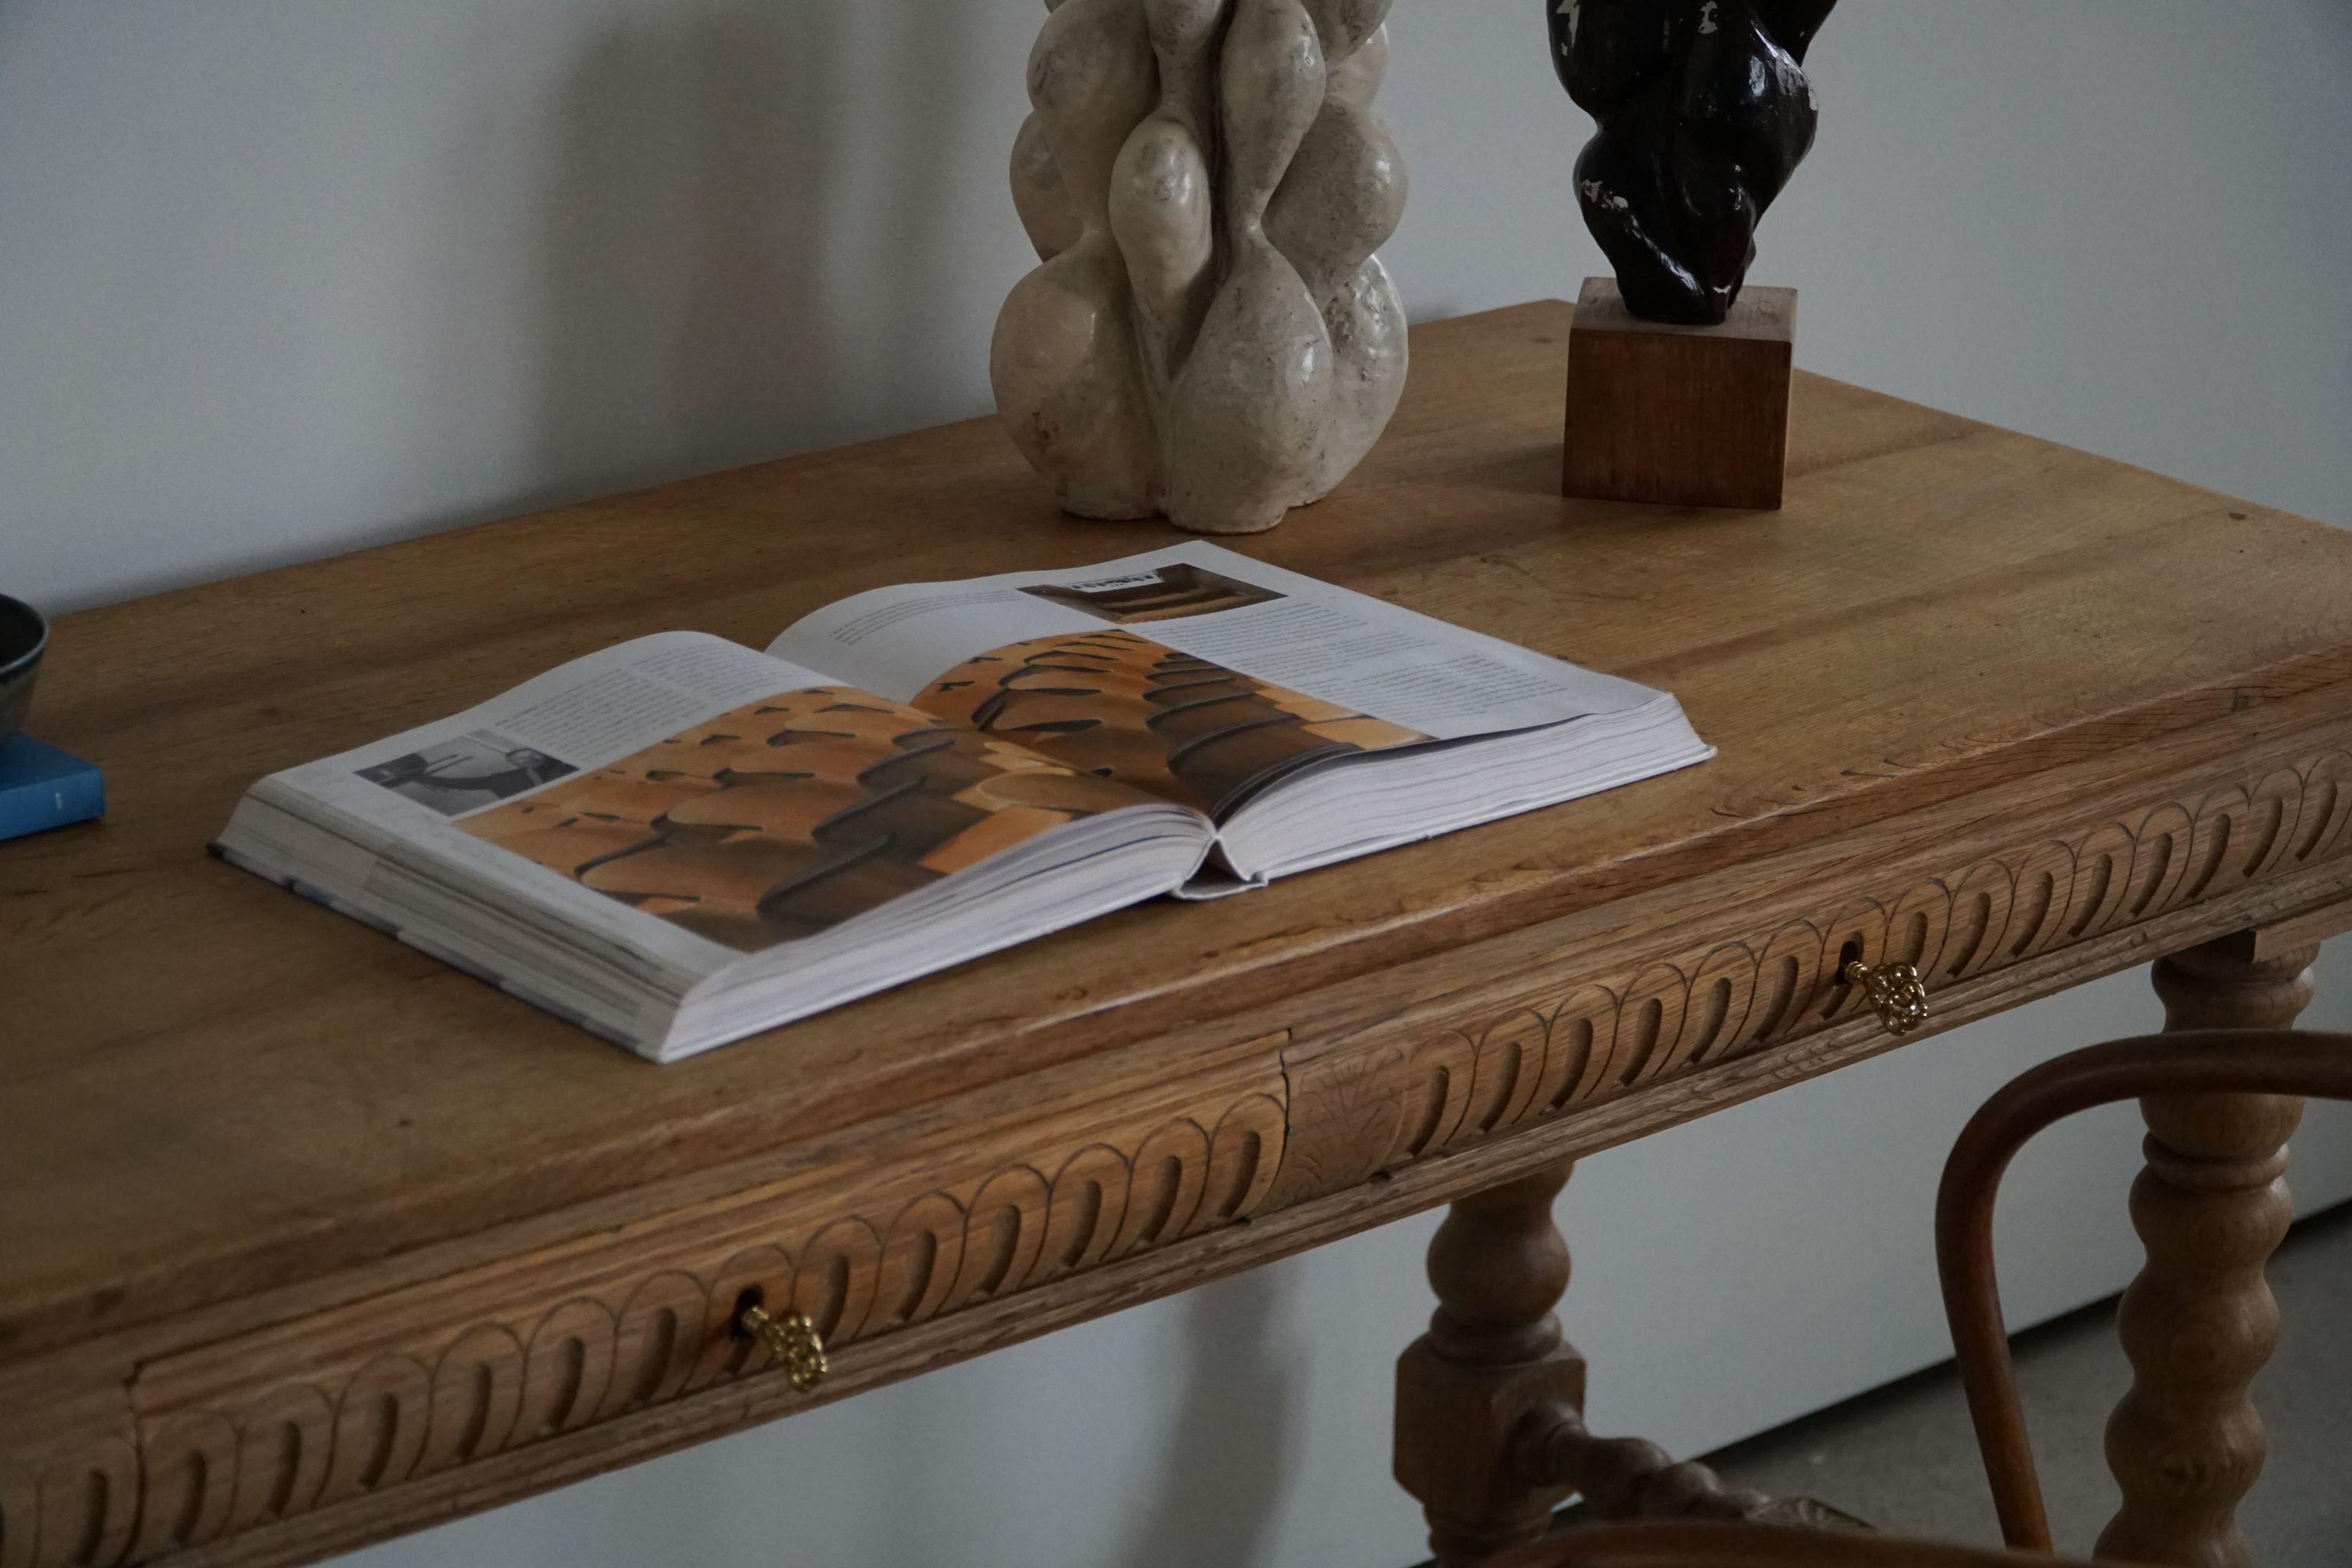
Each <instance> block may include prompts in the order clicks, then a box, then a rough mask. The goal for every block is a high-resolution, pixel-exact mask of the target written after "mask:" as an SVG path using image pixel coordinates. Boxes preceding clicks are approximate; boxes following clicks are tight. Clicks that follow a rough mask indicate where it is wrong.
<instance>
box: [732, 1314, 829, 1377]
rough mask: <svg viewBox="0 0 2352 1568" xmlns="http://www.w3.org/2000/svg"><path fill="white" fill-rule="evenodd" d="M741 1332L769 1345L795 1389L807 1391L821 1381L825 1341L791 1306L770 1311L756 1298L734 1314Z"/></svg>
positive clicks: (771, 1352) (769, 1350)
mask: <svg viewBox="0 0 2352 1568" xmlns="http://www.w3.org/2000/svg"><path fill="white" fill-rule="evenodd" d="M736 1321H737V1322H739V1323H740V1324H741V1325H742V1328H743V1331H744V1332H745V1333H747V1334H750V1335H751V1336H752V1337H753V1338H754V1339H756V1340H758V1341H759V1342H761V1344H764V1345H766V1346H767V1347H768V1352H769V1353H770V1354H772V1355H773V1356H774V1357H775V1358H776V1364H777V1365H778V1366H781V1367H782V1368H783V1369H784V1375H785V1376H786V1377H788V1378H790V1379H792V1383H793V1390H794V1391H795V1392H797V1393H801V1394H806V1393H807V1392H808V1391H809V1390H811V1389H813V1388H814V1387H815V1386H816V1385H817V1384H820V1383H823V1382H824V1374H825V1371H826V1363H825V1359H824V1337H823V1336H822V1335H820V1334H818V1332H817V1331H816V1325H815V1324H814V1323H812V1322H810V1321H808V1319H806V1318H804V1317H803V1316H802V1315H801V1314H800V1312H799V1311H797V1310H794V1309H793V1308H789V1307H788V1308H786V1309H785V1310H783V1311H782V1313H775V1312H771V1311H769V1310H768V1309H767V1308H765V1307H763V1306H761V1304H760V1303H758V1302H757V1301H754V1302H752V1303H751V1305H750V1306H748V1307H746V1308H744V1309H743V1310H742V1311H741V1312H740V1314H738V1315H737V1318H736Z"/></svg>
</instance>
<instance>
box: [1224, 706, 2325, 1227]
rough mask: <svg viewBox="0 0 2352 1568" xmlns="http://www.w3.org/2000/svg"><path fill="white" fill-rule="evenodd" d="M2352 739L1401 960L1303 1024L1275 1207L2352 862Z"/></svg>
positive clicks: (1910, 826)
mask: <svg viewBox="0 0 2352 1568" xmlns="http://www.w3.org/2000/svg"><path fill="white" fill-rule="evenodd" d="M2346 732H2347V731H2346V727H2345V726H2343V725H2340V724H2339V725H2335V726H2331V727H2330V728H2329V731H2327V733H2326V735H2325V736H2324V737H2318V738H2315V737H2309V736H2306V737H2304V738H2302V739H2301V740H2294V739H2287V740H2274V741H2273V742H2269V743H2268V744H2267V745H2265V746H2260V747H2254V746H2250V747H2248V748H2246V749H2245V750H2244V751H2243V752H2239V753H2237V754H2235V755H2233V756H2232V757H2231V758H2230V760H2229V761H2228V762H2227V763H2224V764H2222V765H2221V766H2219V767H2214V766H2213V765H2212V764H2210V763H2209V764H2207V767H2208V769H2210V771H2209V772H2206V773H2205V774H2204V776H2203V777H2201V778H2195V779H2194V780H2193V782H2190V783H2186V784H2180V783H2176V784H2173V785H2171V786H2169V787H2168V788H2166V789H2165V790H2164V791H2163V792H2162V793H2161V794H2160V795H2157V794H2153V793H2150V786H2148V785H2146V784H2142V785H2141V786H2139V790H2138V792H2137V793H2136V792H2134V791H2133V790H2131V789H2129V788H2128V787H2124V788H2118V789H2116V790H2111V791H2108V792H2105V793H2103V794H2087V795H2085V796H2084V798H2079V799H2077V798H2070V797H2069V796H2068V795H2066V793H2065V790H2064V786H2063V783H2059V784H2052V783H2049V782H2044V783H2042V784H2037V785H2036V786H2034V787H2035V789H2036V790H2037V791H2038V792H2039V793H2038V794H2037V795H2032V796H2029V797H2027V798H2025V799H2023V800H2021V802H2020V803H2019V804H2017V805H2015V806H2014V807H2013V808H2011V809H2010V810H2008V811H2005V812H2003V811H1996V810H1994V809H1993V808H1992V807H1991V806H1990V805H1989V804H1988V803H1985V802H1982V801H1970V802H1969V803H1966V804H1964V805H1956V806H1955V807H1953V808H1951V809H1950V810H1948V812H1945V813H1942V814H1940V816H1939V815H1938V814H1936V813H1927V814H1921V816H1920V817H1915V818H1906V819H1905V820H1903V821H1901V822H1899V823H1895V824H1890V825H1888V826H1886V827H1885V828H1884V829H1883V830H1879V831H1878V832H1877V834H1876V837H1877V838H1878V839H1879V840H1880V842H1881V843H1882V844H1883V846H1884V848H1883V850H1882V851H1881V852H1879V853H1877V854H1875V855H1874V854H1873V853H1872V852H1871V850H1870V847H1869V845H1868V843H1867V841H1868V840H1869V839H1870V838H1871V837H1873V835H1872V834H1871V833H1869V832H1864V833H1859V834H1855V835H1853V838H1852V840H1851V841H1848V842H1845V843H1843V844H1841V846H1840V847H1838V848H1837V849H1836V850H1834V851H1833V852H1832V853H1829V854H1826V855H1817V856H1811V857H1807V856H1793V857H1789V858H1786V859H1785V860H1784V861H1782V862H1780V863H1770V862H1767V863H1762V864H1759V865H1757V866H1753V867H1742V868H1732V869H1730V870H1727V872H1726V873H1725V874H1724V875H1723V876H1722V877H1720V878H1718V879H1715V882H1716V884H1717V885H1716V888H1715V892H1716V894H1717V896H1715V897H1712V898H1710V897H1707V896H1704V895H1705V892H1706V889H1693V888H1692V887H1690V886H1688V885H1679V886H1677V888H1676V889H1675V892H1674V893H1673V895H1672V896H1671V897H1670V898H1664V899H1660V900H1650V901H1649V902H1648V905H1647V907H1645V905H1644V900H1640V899H1633V900H1626V901H1625V902H1624V903H1623V904H1622V905H1612V906H1611V907H1610V908H1609V909H1608V910H1604V911H1600V912H1598V913H1597V914H1591V915H1582V916H1577V917H1571V918H1570V919H1567V920H1563V921H1560V922H1559V923H1558V924H1557V925H1555V926H1552V927H1549V928H1543V929H1539V930H1536V931H1523V932H1517V933H1514V934H1512V935H1510V936H1508V937H1506V938H1502V939H1498V940H1497V941H1496V942H1493V943H1489V944H1487V951H1486V952H1475V951H1470V950H1465V951H1464V952H1457V953H1454V954H1450V955H1447V956H1445V957H1444V958H1442V959H1433V960H1429V961H1422V962H1416V963H1409V964H1404V965H1400V966H1398V967H1397V968H1396V969H1394V970H1392V971H1390V972H1388V973H1384V974H1383V975H1381V976H1380V977H1379V979H1378V982H1377V984H1373V985H1369V986H1366V987H1362V988H1360V990H1359V991H1358V992H1356V993H1354V994H1350V995H1349V996H1347V997H1345V998H1341V999H1339V1000H1337V1001H1335V1002H1333V1003H1332V1004H1330V1005H1328V1006H1325V1007H1323V1008H1322V1010H1321V1011H1320V1013H1319V1014H1318V1012H1316V1011H1314V1010H1313V1009H1312V1008H1310V1009H1309V1010H1307V1011H1306V1012H1302V1014H1301V1015H1300V1016H1298V1017H1297V1018H1296V1019H1294V1020H1293V1021H1292V1026H1293V1034H1294V1039H1295V1043H1294V1044H1293V1046H1292V1047H1290V1048H1289V1049H1288V1050H1286V1053H1285V1060H1286V1064H1287V1066H1288V1067H1289V1069H1290V1079H1291V1095H1292V1127H1291V1134H1290V1139H1289V1142H1288V1145H1287V1152H1286V1158H1285V1162H1284V1165H1283V1169H1282V1173H1281V1176H1280V1178H1279V1179H1278V1180H1277V1181H1276V1184H1275V1190H1274V1192H1273V1194H1271V1196H1270V1197H1269V1199H1268V1206H1269V1207H1270V1208H1276V1209H1280V1208H1286V1207H1289V1206H1291V1205H1297V1204H1300V1203H1305V1202H1308V1201H1310V1200H1312V1199H1315V1198H1318V1197H1321V1196H1325V1195H1328V1194H1333V1193H1338V1192H1341V1191H1345V1190H1347V1189H1349V1188H1351V1187H1354V1186H1356V1185H1358V1184H1361V1183H1363V1182H1365V1181H1367V1180H1369V1179H1370V1178H1371V1177H1372V1176H1374V1175H1375V1174H1377V1173H1381V1172H1386V1171H1396V1170H1400V1169H1402V1168H1403V1167H1406V1166H1409V1165H1412V1164H1413V1163H1417V1162H1419V1161H1422V1160H1424V1159H1427V1158H1430V1157H1432V1156H1433V1155H1440V1154H1446V1153H1451V1152H1457V1151H1460V1150H1463V1149H1465V1148H1468V1147H1470V1146H1472V1145H1475V1144H1477V1143H1479V1142H1484V1141H1486V1140H1487V1139H1489V1138H1492V1137H1496V1136H1498V1135H1501V1134H1505V1133H1508V1132H1512V1131H1522V1130H1525V1129H1528V1128H1531V1127H1534V1126H1537V1125H1538V1124H1541V1123H1543V1122H1545V1121H1548V1120H1550V1119H1554V1118H1559V1117H1563V1116H1567V1115H1570V1114H1572V1113H1577V1112H1582V1111H1588V1110H1591V1109H1593V1108H1595V1107H1596V1106H1598V1105H1600V1104H1601V1103H1602V1102H1605V1101H1609V1100H1615V1099H1617V1098H1619V1097H1621V1096H1626V1095H1630V1094H1632V1093H1633V1091H1635V1090H1641V1089H1653V1088H1664V1086H1668V1085H1672V1084H1675V1083H1676V1082H1677V1081H1678V1080H1689V1079H1696V1078H1697V1077H1699V1076H1700V1075H1702V1074H1706V1073H1707V1072H1708V1070H1709V1069H1712V1068H1721V1067H1726V1066H1727V1065H1728V1064H1731V1063H1734V1062H1740V1061H1744V1060H1745V1059H1747V1058H1756V1057H1759V1055H1761V1054H1763V1053H1767V1052H1770V1051H1773V1050H1774V1049H1775V1048H1776V1047H1786V1046H1790V1045H1793V1044H1794V1043H1796V1042H1798V1041H1801V1040H1803V1039H1805V1038H1807V1037H1811V1036H1813V1035H1816V1034H1819V1033H1820V1032H1821V1031H1822V1030H1824V1029H1826V1028H1829V1027H1831V1026H1834V1025H1841V1024H1846V1023H1849V1022H1851V1021H1853V1020H1855V1019H1857V1018H1867V1017H1869V1016H1870V1008H1869V1005H1868V1004H1867V1002H1866V999H1865V998H1864V995H1863V994H1861V992H1860V990H1859V989H1858V988H1857V987H1856V986H1854V985H1852V984H1847V983H1846V981H1845V979H1844V978H1843V971H1844V968H1845V965H1846V963H1848V962H1849V961H1856V962H1859V963H1864V964H1865V965H1885V964H1909V965H1912V966H1914V967H1915V968H1916V970H1917V971H1918V973H1919V975H1920V977H1921V979H1922V980H1923V981H1924V982H1925V984H1926V988H1927V994H1928V997H1929V999H1930V1003H1931V1005H1932V1003H1933V1000H1934V998H1935V997H1936V996H1937V994H1943V993H1948V994H1952V995H1954V996H1956V997H1957V996H1964V995H1966V996H1970V997H1971V999H1972V1000H1973V999H1974V998H1975V997H1980V996H1981V995H1983V994H1986V993H1987V992H1988V991H1998V990H1999V989H2000V988H2001V987H2002V986H2003V985H2004V984H2006V982H2005V981H2004V980H2003V978H2002V976H2003V973H2004V972H2006V971H2009V970H2011V969H2012V968H2024V967H2042V968H2047V967H2049V966H2051V965H2053V964H2059V965H2063V963H2064V962H2065V955H2066V953H2067V952H2068V950H2070V949H2076V948H2080V949H2082V950H2083V951H2084V952H2091V951H2093V950H2094V948H2095V947H2111V946H2112V945H2113V944H2114V943H2115V942H2116V940H2117V939H2118V938H2121V939H2124V940H2126V941H2129V940H2130V939H2131V938H2132V935H2133V933H2134V932H2136V931H2141V930H2143V929H2144V928H2145V929H2147V930H2148V931H2156V930H2158V929H2160V928H2163V927H2165V926H2168V925H2171V926H2178V925H2179V924H2180V923H2182V921H2184V920H2188V921H2192V922H2193V918H2194V915H2195V912H2196V911H2197V910H2200V908H2204V907H2210V908H2211V909H2212V910H2214V911H2215V912H2216V915H2217V918H2218V917H2219V916H2220V915H2221V914H2222V913H2225V912H2242V906H2244V905H2246V904H2247V903H2249V902H2250V901H2252V900H2259V899H2260V898H2261V897H2262V890H2263V889H2264V888H2265V887H2267V886H2271V885H2277V886H2280V887H2282V888H2296V887H2300V886H2303V885H2305V884H2307V883H2309V882H2311V881H2312V880H2313V879H2315V878H2325V877H2326V876H2327V875H2328V874H2329V868H2352V742H2347V740H2346V739H2345V738H2344V737H2345V735H2346ZM2206 934H2221V931H2219V930H2217V931H2212V932H2210V933H2206ZM2201 939H2202V938H2201V936H2198V937H2192V938H2190V940H2192V941H2194V940H2201ZM2157 951H2161V949H2158V950H2155V951H2147V952H2140V953H2139V954H2138V957H2139V958H2141V959H2145V958H2149V957H2154V956H2156V952H2157ZM2109 966H2110V967H2120V965H2116V964H2110V965H2109ZM2049 988H2050V987H2048V986H2046V985H2045V986H2042V989H2043V990H2047V989H2049ZM2015 999H2021V998H2012V1000H2015ZM1975 1010H1977V1011H1979V1012H1981V1011H1985V1010H1988V1009H1986V1008H1984V1007H1983V1006H1981V1005H1977V1006H1976V1009H1975ZM2084 1043H2088V1042H2084Z"/></svg>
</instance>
